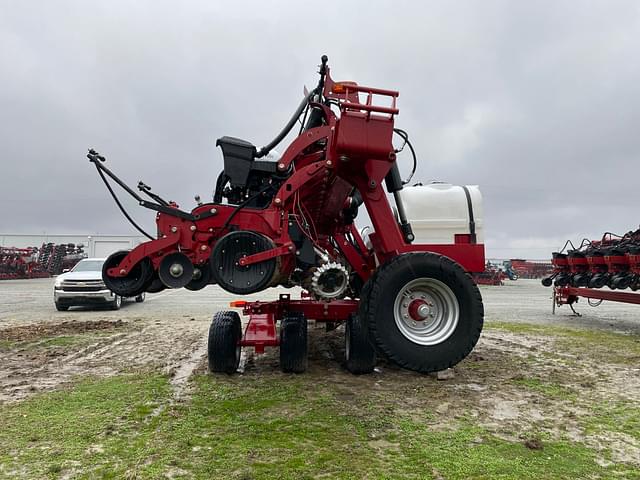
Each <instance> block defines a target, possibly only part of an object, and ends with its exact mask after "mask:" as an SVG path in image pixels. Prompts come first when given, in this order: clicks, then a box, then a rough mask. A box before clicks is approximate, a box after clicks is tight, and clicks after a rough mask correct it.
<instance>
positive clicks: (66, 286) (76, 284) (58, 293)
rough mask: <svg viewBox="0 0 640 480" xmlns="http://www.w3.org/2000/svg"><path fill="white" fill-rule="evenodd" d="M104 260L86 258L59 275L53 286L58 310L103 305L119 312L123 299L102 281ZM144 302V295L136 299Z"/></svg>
mask: <svg viewBox="0 0 640 480" xmlns="http://www.w3.org/2000/svg"><path fill="white" fill-rule="evenodd" d="M104 261H105V259H104V258H85V259H84V260H80V261H79V262H78V263H77V264H76V265H75V267H73V268H72V269H71V270H70V271H68V272H66V273H63V274H62V275H58V277H57V278H56V281H55V284H54V286H53V301H54V303H55V305H56V309H57V310H60V311H65V310H68V309H69V307H72V306H75V305H84V306H87V305H96V306H98V305H101V306H108V307H110V308H111V309H112V310H118V309H119V308H120V306H121V305H122V297H121V296H119V295H116V294H115V293H113V292H112V291H111V290H109V289H108V288H107V287H106V286H105V284H104V282H103V281H102V265H103V264H104ZM135 300H136V302H144V293H141V294H140V295H138V296H137V297H135Z"/></svg>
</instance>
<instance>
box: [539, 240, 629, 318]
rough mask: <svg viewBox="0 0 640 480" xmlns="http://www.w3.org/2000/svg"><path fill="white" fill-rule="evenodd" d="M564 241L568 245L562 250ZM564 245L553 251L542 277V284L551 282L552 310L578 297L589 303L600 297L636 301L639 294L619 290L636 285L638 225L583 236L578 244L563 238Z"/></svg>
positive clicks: (625, 301) (601, 299)
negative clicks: (550, 269) (596, 237)
mask: <svg viewBox="0 0 640 480" xmlns="http://www.w3.org/2000/svg"><path fill="white" fill-rule="evenodd" d="M568 245H571V247H572V249H570V250H567V252H566V253H564V250H565V248H566V247H567V246H568ZM565 248H563V249H562V250H561V251H560V252H553V254H552V256H553V259H552V263H553V272H552V273H551V275H549V276H548V277H546V278H544V279H543V280H542V284H543V285H544V286H546V287H550V286H551V285H553V309H554V312H555V307H556V306H561V305H565V304H568V305H569V306H570V307H571V309H572V310H573V304H574V303H575V302H577V301H578V298H580V297H583V298H587V299H589V304H590V305H592V306H597V305H600V303H601V302H602V301H603V300H606V301H611V302H623V303H632V304H640V294H638V293H631V292H622V291H620V290H632V291H637V290H638V289H639V288H640V229H638V230H636V231H630V232H628V233H626V234H624V235H615V234H612V233H609V232H607V233H605V234H604V235H603V236H602V239H600V240H593V241H589V240H586V239H585V240H583V241H582V243H581V244H580V246H579V247H578V248H575V247H574V246H573V244H571V242H570V241H567V243H566V244H565ZM605 287H606V289H605ZM592 300H596V301H597V302H598V303H595V304H593V303H591V301H592ZM573 311H574V313H575V310H573Z"/></svg>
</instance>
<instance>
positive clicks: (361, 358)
mask: <svg viewBox="0 0 640 480" xmlns="http://www.w3.org/2000/svg"><path fill="white" fill-rule="evenodd" d="M344 356H345V360H346V363H347V370H349V371H350V372H351V373H353V374H356V375H360V374H363V373H371V372H373V368H374V367H375V366H376V351H375V348H373V345H372V344H371V340H370V339H369V330H368V329H367V326H366V325H364V324H363V323H362V321H361V320H360V317H359V316H358V315H355V314H352V315H349V318H348V319H347V324H346V325H345V330H344Z"/></svg>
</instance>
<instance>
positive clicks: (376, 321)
mask: <svg viewBox="0 0 640 480" xmlns="http://www.w3.org/2000/svg"><path fill="white" fill-rule="evenodd" d="M369 282H371V283H370V285H367V286H366V287H365V291H366V293H368V295H366V296H365V295H363V298H361V300H360V305H359V307H358V312H359V315H360V317H361V318H363V319H365V321H366V322H367V323H368V326H369V332H370V334H371V337H372V339H373V341H374V342H375V344H376V345H377V346H378V347H379V348H380V350H381V351H382V352H384V353H385V354H386V355H387V356H388V357H389V358H390V359H391V360H393V361H394V362H396V363H397V364H398V365H400V366H402V367H405V368H408V369H410V370H415V371H418V372H424V373H427V372H434V371H439V370H445V369H447V368H450V367H452V366H453V365H455V364H457V363H458V362H460V361H461V360H462V359H463V358H465V357H466V356H467V355H468V354H469V353H470V352H471V350H472V349H473V347H474V346H475V344H476V343H477V342H478V338H479V337H480V332H481V331H482V324H483V318H484V309H483V306H482V297H481V295H480V291H479V290H478V287H477V286H476V285H475V284H474V283H473V281H472V280H471V277H470V276H469V275H468V274H467V273H466V272H465V271H464V270H463V269H462V267H461V266H460V265H458V264H457V263H456V262H454V261H453V260H451V259H449V258H447V257H444V256H442V255H437V254H434V253H426V252H420V253H418V252H415V253H406V254H403V255H399V256H397V257H395V258H393V259H391V260H390V261H389V262H387V263H386V264H384V265H382V266H381V267H380V268H379V269H378V270H377V271H376V272H375V274H374V275H373V276H372V277H371V278H370V279H369V280H368V283H369Z"/></svg>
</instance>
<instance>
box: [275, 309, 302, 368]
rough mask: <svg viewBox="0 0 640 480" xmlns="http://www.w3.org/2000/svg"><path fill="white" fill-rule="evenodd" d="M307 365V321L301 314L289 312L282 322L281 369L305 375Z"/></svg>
mask: <svg viewBox="0 0 640 480" xmlns="http://www.w3.org/2000/svg"><path fill="white" fill-rule="evenodd" d="M307 364H308V358H307V319H306V318H305V316H304V315H303V314H302V313H301V312H289V313H288V314H286V315H285V317H284V318H283V319H282V321H281V322H280V369H281V370H282V371H283V372H285V373H303V372H304V371H306V370H307Z"/></svg>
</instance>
